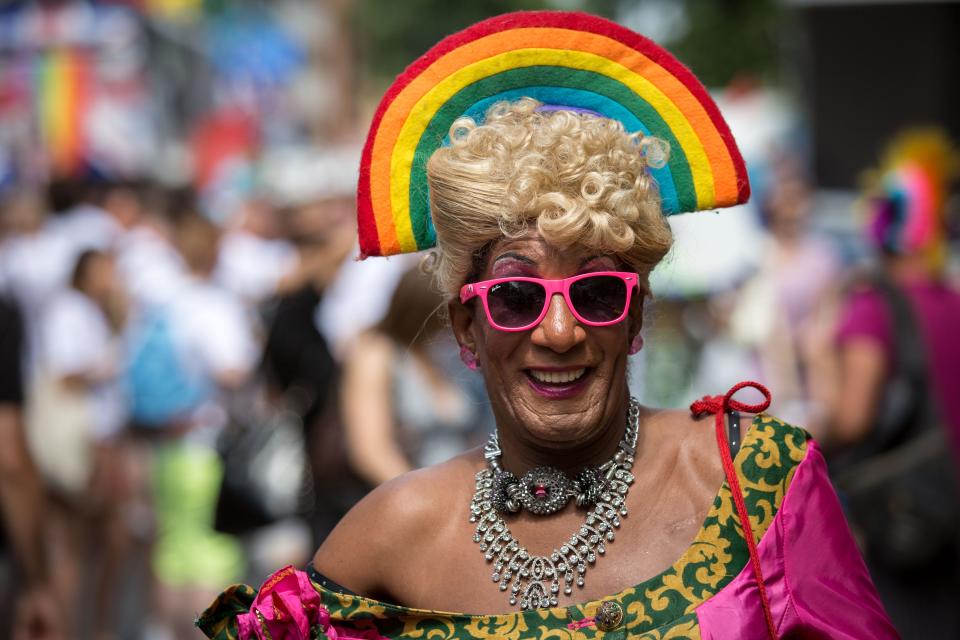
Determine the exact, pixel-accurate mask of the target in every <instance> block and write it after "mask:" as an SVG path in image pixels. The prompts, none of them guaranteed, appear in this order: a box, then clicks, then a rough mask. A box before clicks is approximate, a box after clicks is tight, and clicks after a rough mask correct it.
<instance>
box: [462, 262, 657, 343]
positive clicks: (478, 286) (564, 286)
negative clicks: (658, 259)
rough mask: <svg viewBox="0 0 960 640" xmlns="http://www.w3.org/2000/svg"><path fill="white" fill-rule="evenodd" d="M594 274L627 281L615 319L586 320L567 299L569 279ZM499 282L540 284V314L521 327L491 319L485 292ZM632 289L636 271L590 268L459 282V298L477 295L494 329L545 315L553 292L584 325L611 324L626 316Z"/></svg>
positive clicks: (636, 286)
mask: <svg viewBox="0 0 960 640" xmlns="http://www.w3.org/2000/svg"><path fill="white" fill-rule="evenodd" d="M596 276H614V277H616V278H620V279H621V280H623V282H624V284H626V285H627V301H626V303H625V304H624V305H623V313H622V314H620V317H618V318H617V319H616V320H607V321H605V322H594V321H592V320H587V319H586V318H584V317H583V316H581V315H580V314H579V313H577V310H576V309H575V308H574V306H573V302H572V301H571V300H570V286H571V285H572V284H573V283H575V282H578V281H580V280H586V279H587V278H593V277H596ZM502 282H535V283H537V284H539V285H540V286H542V287H543V288H544V290H545V291H546V292H547V295H546V297H545V298H544V304H543V309H541V310H540V315H539V316H537V319H536V320H534V321H533V322H531V323H530V324H527V325H524V326H522V327H504V326H501V325H499V324H497V323H496V322H494V321H493V317H492V316H491V315H490V306H489V304H488V303H487V294H488V293H489V292H490V289H492V288H493V287H494V286H495V285H498V284H500V283H502ZM634 289H637V290H638V291H639V290H640V275H639V274H636V273H632V272H629V271H591V272H589V273H581V274H579V275H576V276H571V277H569V278H563V279H562V280H548V279H546V278H530V277H526V276H511V277H508V278H494V279H492V280H481V281H479V282H471V283H469V284H465V285H463V287H461V288H460V302H461V303H463V304H466V302H467V301H468V300H470V299H472V298H475V297H479V298H480V300H481V302H483V311H484V312H485V313H486V314H487V322H489V323H490V326H491V327H493V328H494V329H497V330H498V331H527V330H529V329H532V328H534V327H536V326H537V325H539V324H540V323H541V322H543V319H544V318H546V317H547V312H548V311H549V310H550V301H551V300H553V296H555V295H556V294H558V293H559V294H562V295H563V299H564V300H565V301H566V303H567V308H568V309H569V310H570V313H572V314H573V317H574V318H576V319H577V321H578V322H580V323H581V324H584V325H586V326H588V327H608V326H610V325H612V324H617V323H618V322H623V319H624V318H626V317H627V314H628V313H630V300H631V294H632V293H633V290H634Z"/></svg>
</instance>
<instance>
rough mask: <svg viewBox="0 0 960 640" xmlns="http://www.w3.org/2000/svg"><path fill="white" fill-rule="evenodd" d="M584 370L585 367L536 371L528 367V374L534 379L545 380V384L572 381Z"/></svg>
mask: <svg viewBox="0 0 960 640" xmlns="http://www.w3.org/2000/svg"><path fill="white" fill-rule="evenodd" d="M585 372H586V369H583V368H580V369H573V370H571V371H538V370H537V369H530V375H531V376H533V378H534V379H535V380H538V381H540V382H546V383H547V384H565V383H568V382H573V381H574V380H576V379H578V378H579V377H580V376H582V375H583V374H584V373H585Z"/></svg>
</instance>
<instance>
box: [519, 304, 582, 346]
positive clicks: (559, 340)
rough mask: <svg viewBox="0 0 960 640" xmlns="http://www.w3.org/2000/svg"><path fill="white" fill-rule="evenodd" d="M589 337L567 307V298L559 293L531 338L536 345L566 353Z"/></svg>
mask: <svg viewBox="0 0 960 640" xmlns="http://www.w3.org/2000/svg"><path fill="white" fill-rule="evenodd" d="M586 338H587V333H586V331H585V330H584V328H583V327H582V326H581V325H580V323H579V322H577V319H576V318H575V317H574V316H573V314H572V313H571V312H570V308H569V307H567V302H566V300H564V299H563V296H562V295H560V294H559V293H556V294H554V295H553V297H552V298H551V299H550V308H549V309H547V315H546V316H544V318H543V320H542V321H541V322H540V324H538V325H537V326H536V327H534V328H533V333H532V334H531V336H530V339H531V340H532V341H533V343H534V344H535V345H538V346H541V347H546V348H548V349H550V350H552V351H555V352H557V353H566V352H567V351H569V350H570V349H572V348H573V347H575V346H577V345H578V344H580V343H581V342H583V341H584V340H586Z"/></svg>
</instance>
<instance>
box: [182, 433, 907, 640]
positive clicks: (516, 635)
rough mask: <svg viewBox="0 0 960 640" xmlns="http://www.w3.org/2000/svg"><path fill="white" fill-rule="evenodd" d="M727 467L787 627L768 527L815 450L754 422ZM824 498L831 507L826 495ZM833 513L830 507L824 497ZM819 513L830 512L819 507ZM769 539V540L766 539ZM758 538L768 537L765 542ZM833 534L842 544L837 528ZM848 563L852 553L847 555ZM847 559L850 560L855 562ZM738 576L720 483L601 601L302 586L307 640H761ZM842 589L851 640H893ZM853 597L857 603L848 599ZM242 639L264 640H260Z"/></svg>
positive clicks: (737, 550) (221, 610) (224, 624)
mask: <svg viewBox="0 0 960 640" xmlns="http://www.w3.org/2000/svg"><path fill="white" fill-rule="evenodd" d="M734 466H735V469H736V472H737V474H738V477H739V481H740V485H741V487H742V490H743V494H744V498H745V502H746V506H747V510H748V513H749V514H750V521H751V524H752V527H753V533H754V536H755V539H756V541H757V542H758V543H759V544H758V547H759V549H760V555H761V557H764V556H765V555H766V556H770V558H765V559H764V562H765V568H764V574H765V580H764V582H765V583H766V584H767V590H768V593H770V594H771V598H775V597H776V596H777V594H779V593H781V592H783V594H784V595H783V600H784V601H785V604H784V605H783V606H780V604H779V603H778V602H772V603H771V604H772V608H773V609H774V612H775V613H777V615H778V616H779V618H780V620H781V623H782V624H785V625H787V626H789V624H790V620H793V619H794V618H800V617H802V616H800V615H799V614H800V613H801V612H802V611H803V610H804V606H803V604H802V603H799V602H797V601H796V599H793V600H791V595H792V594H791V593H790V587H791V584H790V583H789V580H788V578H789V577H790V576H784V575H783V574H784V571H783V570H782V569H781V570H780V571H779V572H778V571H777V566H778V562H779V564H780V565H781V566H782V565H783V564H785V562H784V557H785V556H784V555H783V551H784V550H783V549H782V547H783V545H784V540H789V535H787V534H786V532H785V531H784V530H783V527H782V526H780V527H773V525H774V523H775V522H776V521H777V520H778V514H780V512H781V508H782V506H783V503H784V500H785V497H786V496H787V494H788V491H789V490H790V488H791V486H792V485H793V484H795V475H796V473H797V471H798V469H801V468H803V467H804V466H807V467H809V468H810V471H809V473H808V474H807V475H808V476H810V478H812V479H814V480H816V479H817V478H820V477H822V478H825V474H824V473H823V469H822V458H821V457H820V454H819V451H817V447H816V445H815V443H813V442H812V441H811V440H810V438H809V435H808V434H807V433H806V432H805V431H804V430H803V429H800V428H797V427H793V426H790V425H787V424H785V423H783V422H782V421H780V420H778V419H776V418H773V417H770V416H766V415H759V416H757V417H756V418H755V419H754V421H753V425H752V427H751V429H750V430H749V431H748V432H747V434H746V435H745V437H744V440H743V445H742V447H741V449H740V451H739V453H738V454H737V456H736V458H735V460H734ZM808 481H809V478H808ZM811 486H814V485H811ZM820 493H822V492H820ZM829 493H830V496H833V494H832V491H830V492H829ZM816 495H819V493H817V494H816ZM814 497H815V496H814ZM802 498H803V496H801V499H799V500H797V501H796V502H798V503H803V502H804V500H803V499H802ZM828 502H829V500H828ZM833 502H834V503H835V502H836V497H835V496H833ZM827 507H830V505H829V504H827ZM799 515H802V514H799ZM835 515H837V516H839V518H840V521H841V523H842V514H840V512H839V508H837V511H836V514H835ZM775 528H776V529H777V531H773V529H775ZM768 532H770V534H771V535H767V534H768ZM843 532H844V533H846V528H845V526H843ZM848 539H849V533H846V537H844V536H843V535H840V537H839V541H840V544H839V546H838V545H837V544H835V542H836V541H835V540H832V539H831V540H827V541H826V544H827V545H828V546H829V547H830V548H840V549H841V550H842V553H849V551H850V548H848V547H847V546H845V545H846V541H847V540H848ZM813 544H814V547H816V546H817V544H818V543H817V542H816V541H813ZM771 549H772V550H771ZM829 552H830V550H829V549H827V550H825V551H824V553H825V554H827V555H829ZM853 553H854V555H855V554H856V550H855V549H853ZM787 555H788V554H787ZM767 560H769V564H767ZM825 560H826V561H830V562H832V561H839V562H841V564H843V565H850V563H851V560H850V559H849V558H840V559H832V560H831V559H830V558H826V559H825ZM825 560H824V559H820V560H818V561H819V562H823V561H825ZM856 560H859V556H857V557H856ZM813 564H816V562H814V563H813ZM851 566H852V569H851V571H852V573H853V574H854V575H855V574H856V570H857V569H858V567H862V562H860V563H859V565H857V564H856V562H855V561H854V562H853V565H851ZM749 569H750V567H749V551H748V548H747V545H746V541H745V540H744V537H743V534H742V530H741V527H740V524H739V520H738V518H737V515H736V508H735V505H734V501H733V498H732V495H731V491H730V488H729V486H728V483H727V482H724V483H723V485H722V486H721V487H720V490H719V492H718V493H717V496H716V498H715V499H714V501H713V505H712V507H711V508H710V511H709V513H708V514H707V517H706V519H705V521H704V523H703V526H702V527H701V528H700V531H699V533H698V534H697V536H696V538H695V539H694V541H693V543H692V544H691V545H690V546H689V548H688V549H687V550H686V552H685V553H684V554H683V555H682V556H681V557H680V558H679V559H678V560H677V561H676V562H675V563H674V564H673V565H672V566H670V567H669V568H667V569H666V570H665V571H663V572H662V573H660V574H658V575H656V576H654V577H652V578H650V579H648V580H646V581H644V582H642V583H640V584H638V585H635V586H633V587H630V588H627V589H624V590H623V591H621V592H619V593H616V594H611V595H610V596H609V597H607V598H604V599H602V600H597V601H592V602H586V603H583V604H576V605H570V606H566V607H555V608H552V609H540V610H533V611H524V612H518V613H511V614H503V615H468V614H463V613H447V612H438V611H428V610H422V609H411V608H407V607H401V606H396V605H392V604H388V603H384V602H379V601H376V600H372V599H369V598H364V597H360V596H356V595H346V594H343V593H339V592H336V591H332V590H329V589H326V588H324V587H323V586H321V585H320V584H319V582H318V580H319V578H318V577H317V576H316V575H315V574H312V575H311V577H312V579H311V581H310V583H309V584H310V585H311V587H312V589H314V590H315V591H316V592H317V593H318V594H319V597H320V602H321V603H322V607H323V608H325V609H326V610H327V611H328V612H329V616H330V619H331V620H332V624H333V625H335V626H336V628H337V629H339V632H337V630H331V631H329V632H328V633H329V635H328V633H324V631H323V630H322V629H320V628H315V629H314V630H313V637H317V638H324V637H329V638H334V637H336V638H345V637H356V638H360V637H371V638H376V637H387V638H396V639H408V638H409V639H414V638H419V639H423V640H446V639H451V638H463V639H465V640H480V639H487V640H493V639H498V640H521V639H530V638H538V639H547V638H556V639H558V640H581V639H583V640H586V639H592V638H603V639H605V640H615V639H620V638H635V639H638V640H666V639H668V638H689V639H699V638H733V637H737V638H747V637H765V630H764V627H763V625H762V622H761V623H760V624H758V623H757V617H756V616H757V615H759V616H761V617H760V618H759V619H760V620H761V621H762V613H758V612H759V605H758V604H757V601H756V595H755V593H754V591H755V589H754V588H753V587H755V585H754V584H753V583H751V580H752V573H751V572H750V571H749ZM778 581H779V582H783V584H784V588H783V589H778V588H777V585H778V583H779V582H778ZM804 582H805V584H804V585H799V586H798V589H797V591H798V592H801V591H804V589H801V588H799V587H801V586H802V587H807V586H809V585H807V584H806V583H807V582H809V581H806V580H805V581H804ZM851 589H853V594H854V596H855V597H854V598H853V599H852V600H854V601H856V602H857V603H858V604H857V605H856V606H859V607H866V609H867V610H870V611H872V612H873V613H875V614H876V615H873V616H872V618H871V620H872V622H871V623H870V624H873V625H874V626H876V628H877V629H878V630H877V631H876V632H875V635H870V636H860V637H895V635H890V633H889V632H892V628H889V627H888V625H889V623H888V622H885V621H886V618H885V615H884V614H883V611H882V608H881V607H879V602H878V601H876V602H875V600H876V597H875V593H874V592H873V591H872V585H870V584H869V578H867V582H866V586H865V585H864V584H863V583H862V581H860V582H857V581H856V580H854V581H853V584H852V585H851ZM864 589H866V593H858V591H863V590H864ZM840 591H842V590H840ZM721 592H729V593H728V597H726V598H717V596H718V594H721ZM838 593H839V591H838ZM256 595H257V594H256V591H255V590H254V589H252V588H251V587H249V586H246V585H236V586H233V587H230V588H229V589H227V590H226V591H225V592H224V593H223V594H221V596H220V597H219V598H218V599H217V600H216V601H215V602H214V604H213V605H212V606H211V607H210V608H209V609H207V610H206V611H205V612H204V613H203V614H202V615H201V616H200V618H199V620H198V621H197V625H198V626H199V627H200V628H201V629H202V630H203V631H204V632H205V633H206V634H207V636H208V637H210V638H215V639H217V640H233V639H234V638H241V637H242V634H241V633H240V630H239V625H238V623H237V618H238V616H242V615H244V614H247V612H248V611H249V610H250V609H251V604H252V603H253V601H254V598H255V597H256ZM841 595H842V594H841ZM860 596H863V597H860ZM712 601H716V602H712ZM708 604H713V605H714V606H713V607H712V609H711V608H710V607H707V606H705V605H708ZM874 605H875V606H874ZM708 609H710V610H709V612H708ZM727 609H730V611H740V614H738V615H735V616H733V618H729V617H727V615H728V613H729V612H728V611H727ZM743 609H749V611H744V610H743ZM874 609H875V611H874ZM725 612H726V613H725ZM707 613H709V614H710V615H707ZM718 615H719V619H722V620H729V621H730V629H729V631H730V633H728V632H727V630H725V629H722V628H718V625H716V624H712V625H711V628H710V629H709V630H707V629H705V628H704V624H703V623H704V621H705V620H710V621H713V620H715V619H717V617H718ZM868 617H870V616H868ZM261 622H262V618H261ZM800 622H801V623H803V624H800V623H797V624H796V625H794V626H796V627H797V628H800V627H804V628H809V627H810V625H809V624H806V623H809V620H807V621H806V623H804V622H803V621H802V620H801V621H800ZM261 626H262V625H261ZM725 626H726V625H725V624H721V625H720V627H725ZM735 630H739V631H735ZM758 630H760V631H763V634H761V635H754V634H755V633H756V632H757V631H758ZM893 633H895V632H893ZM367 634H369V635H367ZM246 635H247V636H248V637H259V638H266V637H268V636H267V635H263V634H261V635H249V633H248V634H246ZM291 637H300V636H291ZM832 637H857V636H846V635H839V636H832Z"/></svg>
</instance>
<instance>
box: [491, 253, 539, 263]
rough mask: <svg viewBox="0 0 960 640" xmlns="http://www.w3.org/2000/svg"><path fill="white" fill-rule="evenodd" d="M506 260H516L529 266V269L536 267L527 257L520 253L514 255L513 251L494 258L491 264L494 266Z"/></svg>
mask: <svg viewBox="0 0 960 640" xmlns="http://www.w3.org/2000/svg"><path fill="white" fill-rule="evenodd" d="M507 258H510V259H512V260H517V261H518V262H523V263H525V264H528V265H530V266H531V267H535V266H537V263H536V262H535V261H534V260H533V259H532V258H528V257H527V256H525V255H523V254H520V253H516V252H514V251H507V252H506V253H502V254H500V255H499V256H497V257H496V259H494V261H493V264H494V265H495V264H497V263H498V262H500V261H501V260H505V259H507ZM491 267H492V265H491Z"/></svg>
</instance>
